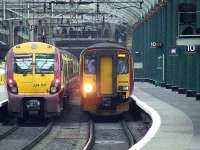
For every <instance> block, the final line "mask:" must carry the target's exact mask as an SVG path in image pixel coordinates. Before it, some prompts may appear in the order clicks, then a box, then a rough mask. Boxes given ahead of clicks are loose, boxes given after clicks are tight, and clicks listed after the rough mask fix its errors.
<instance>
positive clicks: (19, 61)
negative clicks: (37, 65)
mask: <svg viewBox="0 0 200 150" xmlns="http://www.w3.org/2000/svg"><path fill="white" fill-rule="evenodd" d="M32 62H33V57H32V55H16V56H15V58H14V72H15V73H17V74H28V73H32V70H33V68H32Z"/></svg>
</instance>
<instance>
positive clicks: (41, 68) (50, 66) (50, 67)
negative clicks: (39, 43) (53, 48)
mask: <svg viewBox="0 0 200 150" xmlns="http://www.w3.org/2000/svg"><path fill="white" fill-rule="evenodd" d="M54 64H55V59H54V54H36V56H35V65H36V67H35V72H36V73H47V74H48V73H53V72H54Z"/></svg>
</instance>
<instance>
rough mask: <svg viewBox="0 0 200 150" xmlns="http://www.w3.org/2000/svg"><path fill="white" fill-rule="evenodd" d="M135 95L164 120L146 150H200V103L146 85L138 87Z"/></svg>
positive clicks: (139, 83) (136, 84)
mask: <svg viewBox="0 0 200 150" xmlns="http://www.w3.org/2000/svg"><path fill="white" fill-rule="evenodd" d="M134 93H135V95H136V96H137V97H138V98H140V99H141V100H143V101H144V102H145V103H146V104H148V105H149V106H151V107H153V108H154V109H155V110H156V111H157V112H158V113H159V115H160V117H161V126H160V128H159V130H158V132H157V133H156V135H155V136H154V138H153V139H152V140H151V141H150V142H149V143H147V145H145V147H144V148H143V150H200V101H196V100H195V98H188V97H186V96H185V95H180V94H178V93H176V92H172V91H171V90H170V89H165V88H161V87H156V86H155V85H152V84H149V83H143V82H137V83H135V91H134Z"/></svg>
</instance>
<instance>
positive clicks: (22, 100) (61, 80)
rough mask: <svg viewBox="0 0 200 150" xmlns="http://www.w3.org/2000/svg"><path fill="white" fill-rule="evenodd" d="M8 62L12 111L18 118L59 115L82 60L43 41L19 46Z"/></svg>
mask: <svg viewBox="0 0 200 150" xmlns="http://www.w3.org/2000/svg"><path fill="white" fill-rule="evenodd" d="M6 59H7V60H6V86H7V91H8V110H9V112H10V113H12V114H14V115H15V116H17V117H18V118H26V117H28V116H35V115H36V116H37V115H38V116H42V117H44V118H49V117H52V116H57V115H59V114H60V112H61V111H62V110H63V107H64V106H63V104H64V97H66V96H68V95H69V93H70V92H71V90H72V89H73V86H74V85H75V84H76V82H77V79H78V72H79V62H78V59H77V58H76V57H75V56H73V55H72V54H70V53H68V52H65V51H63V52H61V51H60V50H59V49H57V48H56V47H54V46H52V45H49V44H46V43H41V42H27V43H22V44H19V45H16V46H14V47H13V48H11V49H10V50H9V52H8V54H7V57H6Z"/></svg>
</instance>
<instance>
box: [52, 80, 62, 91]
mask: <svg viewBox="0 0 200 150" xmlns="http://www.w3.org/2000/svg"><path fill="white" fill-rule="evenodd" d="M60 87H61V83H60V80H59V79H55V80H53V81H52V83H51V87H50V93H51V94H55V93H56V92H58V91H59V90H60Z"/></svg>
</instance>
